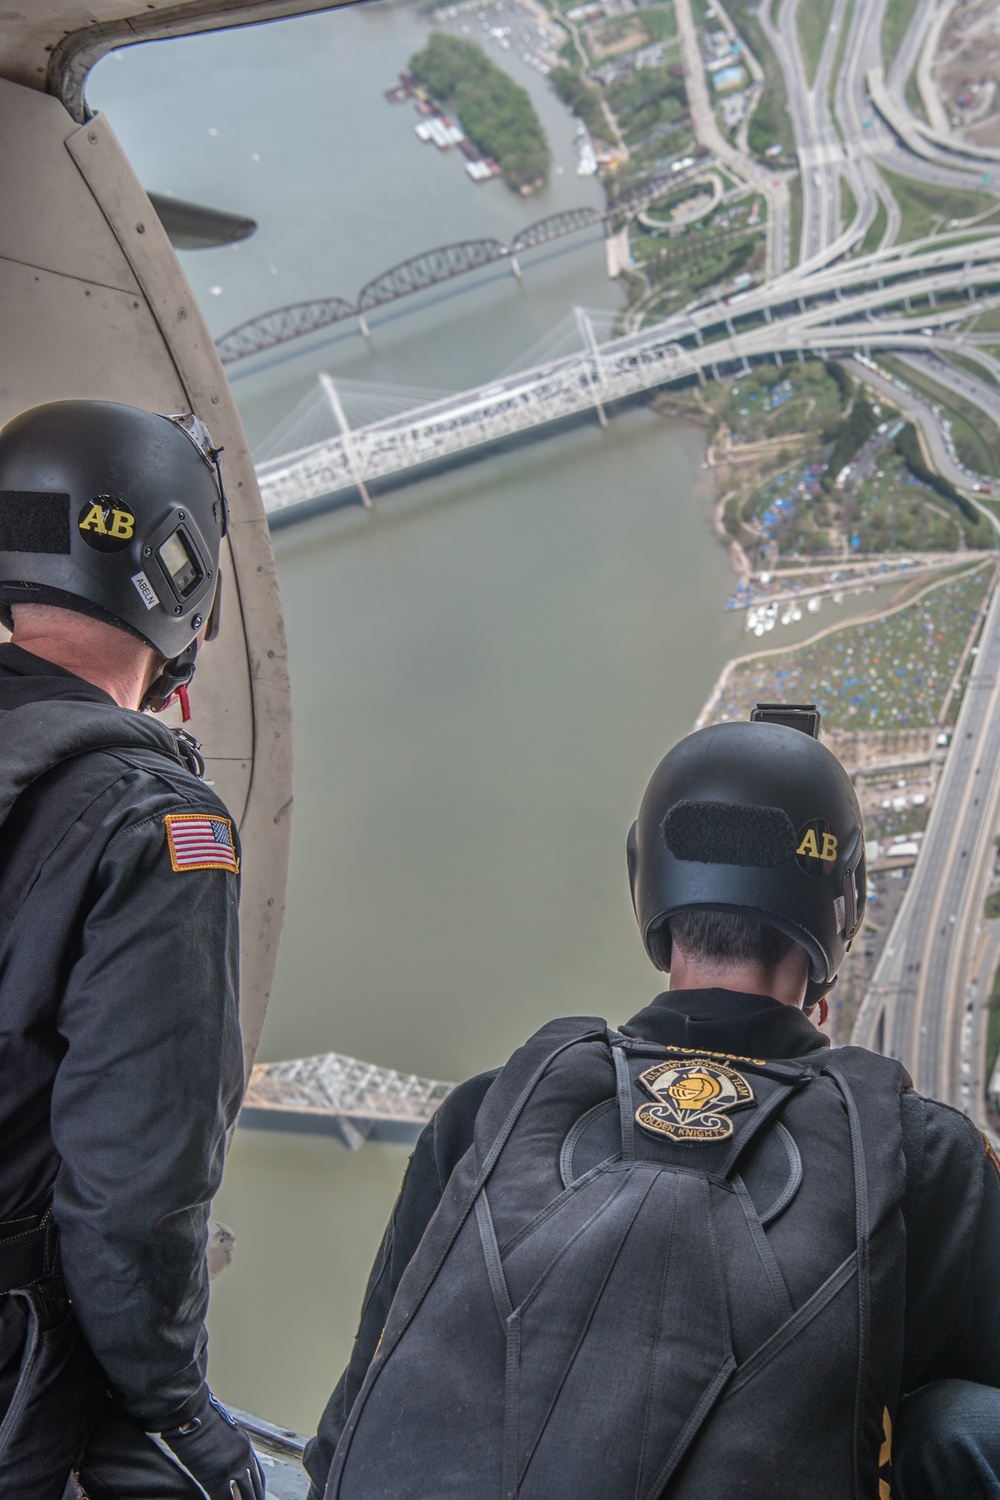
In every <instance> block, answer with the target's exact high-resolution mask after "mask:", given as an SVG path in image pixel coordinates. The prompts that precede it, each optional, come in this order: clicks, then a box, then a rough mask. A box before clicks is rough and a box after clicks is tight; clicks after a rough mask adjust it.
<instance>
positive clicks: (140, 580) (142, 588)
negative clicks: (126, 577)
mask: <svg viewBox="0 0 1000 1500" xmlns="http://www.w3.org/2000/svg"><path fill="white" fill-rule="evenodd" d="M132 582H133V583H134V584H135V589H136V593H137V594H138V595H139V598H140V599H141V600H142V602H143V604H144V605H145V606H146V608H147V609H155V608H156V606H157V605H158V604H159V602H160V600H159V596H158V595H157V593H156V590H155V589H154V588H153V585H152V584H151V583H150V581H149V579H148V578H147V577H146V575H145V573H133V574H132Z"/></svg>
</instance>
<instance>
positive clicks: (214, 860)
mask: <svg viewBox="0 0 1000 1500" xmlns="http://www.w3.org/2000/svg"><path fill="white" fill-rule="evenodd" d="M163 821H164V823H165V824H166V827H167V843H168V845H169V846H170V863H171V864H172V865H173V867H174V869H175V870H229V871H230V872H231V873H232V874H233V875H238V874H239V872H240V862H239V860H238V859H237V858H236V849H235V846H234V844H233V825H232V823H230V821H229V819H228V818H210V817H209V816H208V815H207V814H206V813H167V815H166V817H165V818H164V820H163Z"/></svg>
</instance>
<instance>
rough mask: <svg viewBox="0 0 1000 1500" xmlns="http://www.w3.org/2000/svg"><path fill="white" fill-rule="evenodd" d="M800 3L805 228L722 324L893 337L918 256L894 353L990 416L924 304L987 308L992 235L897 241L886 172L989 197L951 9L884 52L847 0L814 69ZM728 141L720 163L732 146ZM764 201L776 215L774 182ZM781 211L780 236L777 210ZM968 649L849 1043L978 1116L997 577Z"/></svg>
mask: <svg viewBox="0 0 1000 1500" xmlns="http://www.w3.org/2000/svg"><path fill="white" fill-rule="evenodd" d="M809 3H811V0H764V3H763V4H762V6H761V7H760V10H759V12H758V15H759V18H760V22H761V26H762V29H763V31H764V35H765V37H766V39H767V41H768V43H769V45H770V46H771V48H772V50H773V52H774V55H775V57H776V59H777V61H778V65H779V67H780V69H781V72H782V75H783V78H784V83H785V91H786V95H787V99H788V111H789V116H790V120H791V124H792V129H793V132H794V136H795V144H796V148H797V152H798V159H799V184H800V185H799V189H798V191H799V192H800V194H801V215H800V227H799V231H798V234H797V236H796V240H797V243H794V244H790V245H789V246H788V254H787V257H784V256H782V254H781V253H780V251H779V250H776V248H775V246H776V241H777V236H776V234H775V233H774V232H773V231H772V237H771V241H770V253H769V262H768V264H769V271H770V274H771V281H770V284H769V285H768V286H765V287H763V288H758V289H757V290H756V291H755V292H754V293H753V294H751V296H750V297H749V298H748V299H746V301H745V302H744V304H743V305H742V306H741V308H740V315H739V316H738V317H737V320H736V326H734V323H733V321H732V320H731V319H730V320H729V322H728V326H727V329H726V332H727V333H728V335H729V337H728V339H727V340H726V341H725V345H726V354H727V355H729V354H740V355H742V356H744V357H752V355H753V354H754V353H763V352H764V351H765V350H766V349H767V347H768V344H769V341H770V347H771V348H772V350H781V349H783V348H789V347H792V346H793V341H794V347H797V348H799V349H803V348H810V347H811V348H819V349H822V348H823V347H824V343H823V341H824V340H825V347H827V348H831V349H840V350H841V351H846V350H848V349H850V348H854V349H858V348H859V344H858V342H857V341H856V340H857V334H858V330H859V328H861V327H863V324H864V322H865V321H867V322H868V323H869V325H870V327H871V340H870V342H871V350H878V349H881V348H885V347H887V346H889V347H893V346H894V347H896V348H897V349H898V348H899V338H900V336H901V331H902V328H903V326H904V324H905V322H906V319H905V318H901V316H900V314H901V309H900V305H899V299H898V292H899V286H898V283H897V284H896V285H895V286H894V279H895V276H896V275H897V274H898V273H899V272H900V270H901V268H902V267H903V266H904V265H905V266H907V267H908V273H909V274H908V278H907V279H909V278H910V277H913V276H914V272H915V271H916V269H917V264H918V263H919V266H920V272H919V275H920V277H921V285H922V287H923V288H924V289H925V291H926V292H929V294H930V297H929V301H930V304H931V306H930V309H929V310H925V311H923V312H921V313H918V314H917V316H916V318H911V319H910V320H909V329H908V332H909V336H910V338H911V339H912V338H913V335H914V333H915V331H916V330H915V327H914V324H915V322H917V321H919V324H920V326H921V328H923V329H924V330H925V331H926V334H927V335H928V337H927V339H926V340H925V343H924V347H923V348H917V347H910V348H909V349H906V350H904V351H902V353H903V357H904V359H906V360H907V361H909V362H910V364H911V367H912V368H913V369H914V372H915V373H916V374H920V373H924V374H927V375H931V376H932V377H933V378H934V380H935V381H936V382H937V383H938V384H939V385H941V386H944V387H946V388H947V389H949V390H950V391H953V392H954V393H955V394H956V395H959V396H961V397H963V398H964V399H965V400H966V401H970V402H972V403H973V404H974V405H976V406H978V407H979V408H980V409H981V410H983V411H984V412H986V413H987V414H988V415H989V416H990V417H991V418H992V419H993V420H994V421H998V422H1000V379H998V377H1000V362H998V361H996V360H995V359H994V358H993V356H992V353H991V352H990V351H989V350H987V349H983V348H979V347H977V338H976V336H975V335H971V336H970V335H968V334H962V333H961V332H960V331H959V330H958V328H957V326H953V327H952V328H950V329H946V328H945V325H946V324H947V323H949V322H950V323H952V324H953V325H957V324H958V323H959V322H960V321H961V310H959V313H958V314H956V315H953V316H952V317H951V318H950V319H949V318H946V317H941V316H940V315H939V314H938V311H937V309H936V308H934V305H933V304H934V302H935V298H936V295H937V291H938V282H937V277H938V276H939V275H940V274H941V273H944V275H945V279H946V280H947V282H948V285H949V287H950V288H951V290H952V291H954V290H955V289H956V287H961V286H962V285H963V284H964V286H965V287H966V289H967V290H968V293H969V295H970V297H971V296H975V297H976V304H977V307H978V308H980V309H981V308H982V307H983V305H984V304H983V301H982V299H981V297H980V296H979V295H978V290H979V289H980V288H981V286H982V284H983V282H984V281H987V280H989V279H990V275H989V272H987V271H986V270H985V266H984V261H985V263H986V264H989V263H991V262H992V263H993V264H994V267H995V264H996V261H997V257H998V256H1000V243H998V242H997V241H995V240H993V239H992V236H990V237H988V238H987V239H986V240H984V242H983V243H982V245H981V246H980V250H981V255H978V254H977V256H976V261H977V264H976V265H973V264H972V263H971V262H969V263H967V264H964V265H963V264H960V262H961V251H959V253H958V255H957V256H956V254H955V250H954V248H953V250H952V252H951V253H950V254H949V253H948V252H945V256H944V259H943V260H938V259H937V256H938V254H940V253H941V252H940V251H937V250H936V249H935V248H933V242H929V243H925V244H923V245H922V246H920V247H916V246H900V245H898V243H897V242H898V240H899V235H900V231H901V227H902V213H901V209H900V205H899V203H897V200H896V197H895V196H894V194H893V191H892V186H893V179H892V178H891V177H890V178H887V177H886V176H885V175H884V173H885V172H889V173H892V174H896V176H898V177H901V178H908V179H910V180H911V181H914V182H916V183H919V184H921V185H922V186H923V187H925V188H926V187H928V186H929V187H932V188H937V189H939V190H941V191H942V192H951V191H953V190H955V189H961V190H967V191H969V190H978V191H982V189H983V188H984V187H985V188H988V189H989V190H990V191H992V192H994V193H997V194H998V195H1000V152H997V151H993V150H990V149H988V148H987V149H984V148H980V147H977V146H966V145H964V144H963V142H962V141H961V140H959V139H958V138H956V137H955V136H954V135H953V134H952V133H951V131H950V129H949V125H948V118H947V113H946V111H945V110H944V108H943V106H942V105H941V104H940V102H939V101H938V100H936V98H935V97H934V96H933V85H932V81H931V72H930V63H931V54H932V51H933V48H934V46H935V44H936V37H937V35H938V34H939V33H940V30H941V26H942V24H943V20H944V18H945V14H946V8H945V9H942V8H941V7H939V6H938V5H937V4H936V3H935V0H918V4H917V6H916V8H915V10H914V13H913V15H912V17H911V19H910V23H909V25H908V27H907V29H906V32H905V34H904V35H903V37H902V39H901V40H900V42H899V44H898V45H897V48H896V51H895V54H894V56H893V57H892V58H889V59H885V58H883V54H882V30H883V23H884V21H885V15H886V5H887V0H854V3H853V4H851V3H850V0H834V3H833V6H832V8H831V11H830V14H829V18H828V21H827V32H826V35H825V36H824V38H823V44H822V48H821V50H820V56H819V59H818V62H817V64H816V69H815V74H814V76H813V77H812V78H810V77H809V76H808V69H807V66H806V62H805V58H804V56H803V50H802V44H801V37H800V31H799V25H798V15H799V10H800V7H802V6H804V5H808V4H809ZM677 8H678V15H679V17H681V16H682V15H683V16H684V18H685V19H684V20H683V21H682V24H681V34H682V41H683V43H684V47H685V63H686V64H687V65H688V73H689V76H690V74H691V71H692V64H694V71H695V72H696V73H697V74H698V76H699V78H700V79H701V80H702V85H703V86H702V88H701V90H700V94H699V99H698V106H697V107H695V108H694V109H693V111H692V113H693V115H694V118H695V122H696V127H697V128H698V130H699V134H701V138H702V139H703V140H704V142H705V144H706V145H708V146H709V148H710V149H711V150H713V151H715V150H717V144H716V137H717V136H718V134H719V132H718V128H717V126H716V125H715V121H714V115H712V112H711V104H710V101H709V98H708V92H707V87H706V86H704V75H703V73H702V72H701V68H700V63H699V58H698V55H697V51H696V43H697V38H696V36H694V34H693V24H692V22H691V20H690V12H689V0H678V7H677ZM685 32H687V36H686V39H685ZM915 69H916V70H919V80H920V89H921V93H922V94H923V95H924V96H925V98H927V99H928V100H929V104H930V120H931V124H930V126H928V125H927V124H926V122H925V121H922V120H919V119H917V117H916V116H914V115H913V113H912V112H911V110H910V107H909V104H908V103H907V100H906V97H905V89H906V84H907V81H908V79H909V78H910V77H911V76H912V75H913V73H914V70H915ZM709 117H710V122H709ZM702 131H704V132H705V133H704V134H702ZM724 144H725V146H726V149H727V151H728V152H729V154H730V158H731V157H732V152H733V149H734V148H733V147H732V146H730V145H729V143H728V142H725V143H724ZM731 165H734V166H735V167H736V168H737V169H740V168H742V172H741V175H742V176H743V179H744V180H745V181H750V180H751V169H752V167H753V166H754V165H755V164H753V163H750V164H749V166H748V159H747V157H746V155H745V154H743V156H742V160H741V161H736V162H735V163H733V162H731ZM994 173H995V174H996V176H995V179H994ZM848 194H849V196H848ZM768 197H769V204H770V206H771V211H772V214H773V213H774V189H773V186H772V187H771V190H770V192H769V194H768ZM850 200H853V204H854V214H853V218H852V219H851V222H849V223H847V222H842V220H844V219H846V218H847V217H848V215H846V214H845V213H844V205H845V202H850ZM880 205H881V208H882V210H883V211H884V217H883V219H882V220H880V221H879V222H880V223H881V225H882V228H881V232H880V234H879V241H880V243H879V245H878V246H877V248H876V252H875V253H874V254H872V255H870V256H868V257H867V258H866V259H865V260H864V261H857V260H856V261H855V265H856V266H859V267H860V266H864V267H866V269H867V272H868V280H867V284H866V285H860V284H858V283H857V282H855V283H854V284H853V285H851V284H848V283H847V282H845V281H844V279H843V276H844V264H843V261H842V257H843V256H844V254H845V253H846V252H848V251H852V250H853V251H854V252H855V254H856V250H857V246H858V244H859V242H860V241H861V239H862V238H863V237H864V236H865V234H866V232H867V231H868V230H869V227H870V226H871V225H872V224H873V223H874V222H875V220H876V216H877V215H878V213H879V210H880ZM782 212H783V217H782V218H781V230H782V233H785V232H787V225H788V210H787V207H786V208H784V209H783V211H782ZM942 217H944V215H942ZM967 233H968V234H970V235H971V234H973V233H974V230H973V229H971V228H970V229H969V230H968V231H967ZM796 262H797V264H796ZM838 262H839V263H838ZM949 268H950V275H949ZM941 284H942V285H943V282H942V283H941ZM973 288H975V289H976V292H973ZM782 294H784V305H783V303H782ZM795 298H801V299H802V300H801V301H800V302H799V314H798V317H795V316H791V317H790V316H789V315H788V306H787V302H788V300H789V299H795ZM828 298H829V299H832V300H836V301H837V302H840V303H842V304H843V306H842V307H841V308H840V317H839V319H834V318H832V317H831V316H830V314H829V311H828V308H826V307H825V306H824V303H825V302H826V300H827V299H828ZM911 300H912V301H916V300H917V297H916V295H914V296H913V297H912V299H911V298H907V299H906V301H905V304H904V310H905V312H907V313H909V312H910V309H911ZM754 312H757V313H762V314H763V316H764V318H765V319H766V320H767V321H768V324H769V326H768V328H767V329H765V330H761V329H760V328H753V329H751V328H748V325H747V321H746V319H745V316H744V315H745V314H747V313H749V314H752V313H754ZM711 324H712V314H711V311H710V310H708V309H699V310H698V312H697V313H696V314H694V315H693V316H692V317H691V318H690V325H691V329H692V331H693V332H694V333H695V336H696V338H697V339H698V341H699V343H700V342H702V341H703V340H704V339H705V338H706V336H711V335H710V334H709V329H710V327H711ZM776 325H777V326H776ZM831 325H835V326H831ZM716 336H718V328H717V320H716ZM993 337H997V336H996V335H994V336H993ZM894 340H895V343H894ZM686 342H689V341H686ZM871 350H867V349H866V350H865V351H864V352H865V353H869V352H871ZM963 350H964V352H965V354H966V356H969V355H971V356H972V357H973V358H976V359H978V360H979V362H980V363H981V364H982V365H983V367H984V369H983V376H982V378H977V377H976V376H974V375H972V374H970V373H967V372H966V371H965V370H964V369H961V368H957V367H956V366H955V365H954V364H951V363H949V362H946V361H945V360H943V359H941V358H940V353H941V352H952V353H957V352H960V351H963ZM855 368H856V369H857V371H858V373H859V374H862V375H863V376H864V378H865V379H867V380H868V381H870V382H871V383H872V384H873V385H875V386H876V387H877V388H881V389H882V390H883V391H884V392H885V393H886V394H890V395H891V396H892V397H893V399H894V400H895V401H896V402H897V404H899V405H901V406H902V407H903V409H904V410H905V411H906V412H907V414H908V415H910V416H911V417H913V418H914V420H916V421H918V422H919V424H920V426H921V429H922V431H923V433H924V436H925V439H926V441H927V443H928V447H929V449H930V452H931V455H932V457H933V459H934V462H935V463H936V465H937V466H938V468H939V469H940V470H941V472H942V473H943V474H945V476H946V477H948V478H949V479H951V480H952V482H953V483H955V484H958V485H962V486H965V487H966V489H967V490H968V489H969V487H970V484H971V478H970V476H969V475H968V473H967V472H966V471H965V470H963V469H962V467H961V466H960V464H959V462H958V459H957V456H956V454H955V452H954V448H953V446H952V444H951V443H950V441H949V439H948V435H947V433H946V431H945V430H944V427H943V423H942V422H941V421H940V419H939V417H938V414H937V412H936V411H935V409H934V406H933V404H932V403H931V402H930V401H928V400H927V399H926V398H924V397H922V396H921V395H920V394H919V392H917V391H913V392H903V391H900V389H899V387H898V385H894V384H891V383H890V382H889V381H888V380H886V379H885V377H882V376H879V375H878V374H877V373H876V372H874V371H873V370H872V369H871V367H870V365H865V366H863V367H862V366H856V367H855ZM991 519H994V518H993V517H991ZM996 524H997V523H996V521H995V519H994V525H996ZM972 661H973V670H972V672H971V676H970V677H969V681H968V685H967V688H966V691H965V696H964V700H963V702H962V708H961V712H960V715H959V719H958V723H957V725H956V728H955V733H954V737H953V743H952V746H951V749H950V750H949V753H948V756H947V759H946V763H945V768H944V772H943V774H942V779H941V783H940V786H939V789H938V793H937V796H936V799H935V804H934V808H933V811H932V814H931V818H930V822H929V824H928V828H927V831H926V834H925V837H924V841H923V847H922V852H921V855H920V858H919V860H918V862H917V865H916V868H915V871H914V874H913V877H912V880H911V884H910V887H909V890H908V892H907V896H906V899H905V901H904V904H903V907H902V909H901V911H900V914H899V917H898V919H897V921H896V923H895V926H894V928H893V930H892V933H891V935H890V937H889V939H888V942H887V945H886V948H885V950H884V952H883V954H882V957H881V959H880V961H879V965H878V968H877V970H876V973H875V976H874V978H873V982H872V986H871V988H870V990H869V993H868V996H867V999H866V1001H865V1004H864V1007H863V1009H862V1013H861V1016H860V1018H859V1021H858V1025H857V1029H856V1033H855V1039H856V1040H858V1041H861V1042H864V1043H866V1044H868V1045H877V1046H882V1047H884V1048H885V1050H887V1051H890V1052H892V1053H893V1054H894V1055H896V1056H898V1057H900V1058H902V1059H903V1060H904V1061H905V1062H906V1063H907V1064H908V1066H909V1067H910V1069H911V1071H912V1072H913V1074H914V1077H915V1079H916V1082H917V1085H918V1087H919V1088H921V1089H923V1090H925V1091H926V1092H929V1093H932V1094H935V1095H937V1096H938V1097H939V1098H942V1099H946V1100H948V1101H949V1102H951V1103H953V1104H955V1105H957V1106H958V1107H960V1108H963V1109H965V1110H967V1111H968V1112H969V1113H971V1114H978V1113H980V1112H981V1101H982V1096H983V1089H984V1087H985V1082H986V1080H985V1079H984V1078H983V1057H982V1051H983V1044H984V1033H985V1027H984V1025H983V1024H982V1020H983V1018H982V1016H981V1014H980V1009H979V1007H980V1005H981V1003H982V1001H983V998H984V997H985V996H986V995H988V992H989V988H990V984H989V981H990V978H991V975H989V974H985V973H984V974H983V975H980V974H979V973H978V969H979V967H980V966H981V965H982V964H983V963H984V962H985V961H986V960H987V958H988V957H989V955H992V954H995V952H996V950H997V944H995V943H994V944H992V946H991V944H990V942H989V941H986V939H985V938H984V936H983V932H982V920H983V916H982V912H983V900H984V897H985V894H986V891H987V889H988V886H989V882H990V879H991V875H992V869H993V859H994V849H993V837H994V833H995V831H996V828H997V821H998V815H1000V592H998V591H997V590H996V588H994V591H993V594H992V602H991V604H990V606H989V613H988V616H987V618H986V620H985V623H984V625H983V630H982V635H981V639H980V643H979V646H978V648H977V654H976V655H975V656H974V657H973V658H972Z"/></svg>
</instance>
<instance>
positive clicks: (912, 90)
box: [903, 73, 930, 123]
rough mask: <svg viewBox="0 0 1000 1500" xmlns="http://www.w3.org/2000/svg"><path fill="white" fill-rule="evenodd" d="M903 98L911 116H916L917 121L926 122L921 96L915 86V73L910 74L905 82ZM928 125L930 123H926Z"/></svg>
mask: <svg viewBox="0 0 1000 1500" xmlns="http://www.w3.org/2000/svg"><path fill="white" fill-rule="evenodd" d="M903 98H904V99H905V100H906V102H907V104H908V106H909V108H910V110H911V111H912V113H913V114H915V115H916V117H917V119H918V120H925V121H926V120H927V111H926V109H925V108H924V101H923V96H922V95H921V93H920V89H919V87H918V86H917V75H916V73H911V74H910V76H909V78H908V79H907V80H906V85H905V87H904V89H903ZM928 123H930V122H929V121H928Z"/></svg>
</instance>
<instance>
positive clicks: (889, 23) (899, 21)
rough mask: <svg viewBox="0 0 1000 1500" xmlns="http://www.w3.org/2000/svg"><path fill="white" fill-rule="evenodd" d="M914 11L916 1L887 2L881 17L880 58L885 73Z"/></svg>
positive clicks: (891, 0) (893, 0) (899, 0)
mask: <svg viewBox="0 0 1000 1500" xmlns="http://www.w3.org/2000/svg"><path fill="white" fill-rule="evenodd" d="M916 9H917V0H888V4H887V5H886V7H885V15H884V16H883V17H882V57H883V59H884V62H885V71H886V72H887V73H888V71H889V68H890V66H891V65H892V60H893V58H894V57H895V56H896V50H897V48H898V47H899V44H900V42H901V41H902V40H903V37H904V36H905V35H906V28H907V27H908V26H909V24H910V22H911V21H912V20H913V16H914V12H915V11H916Z"/></svg>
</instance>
